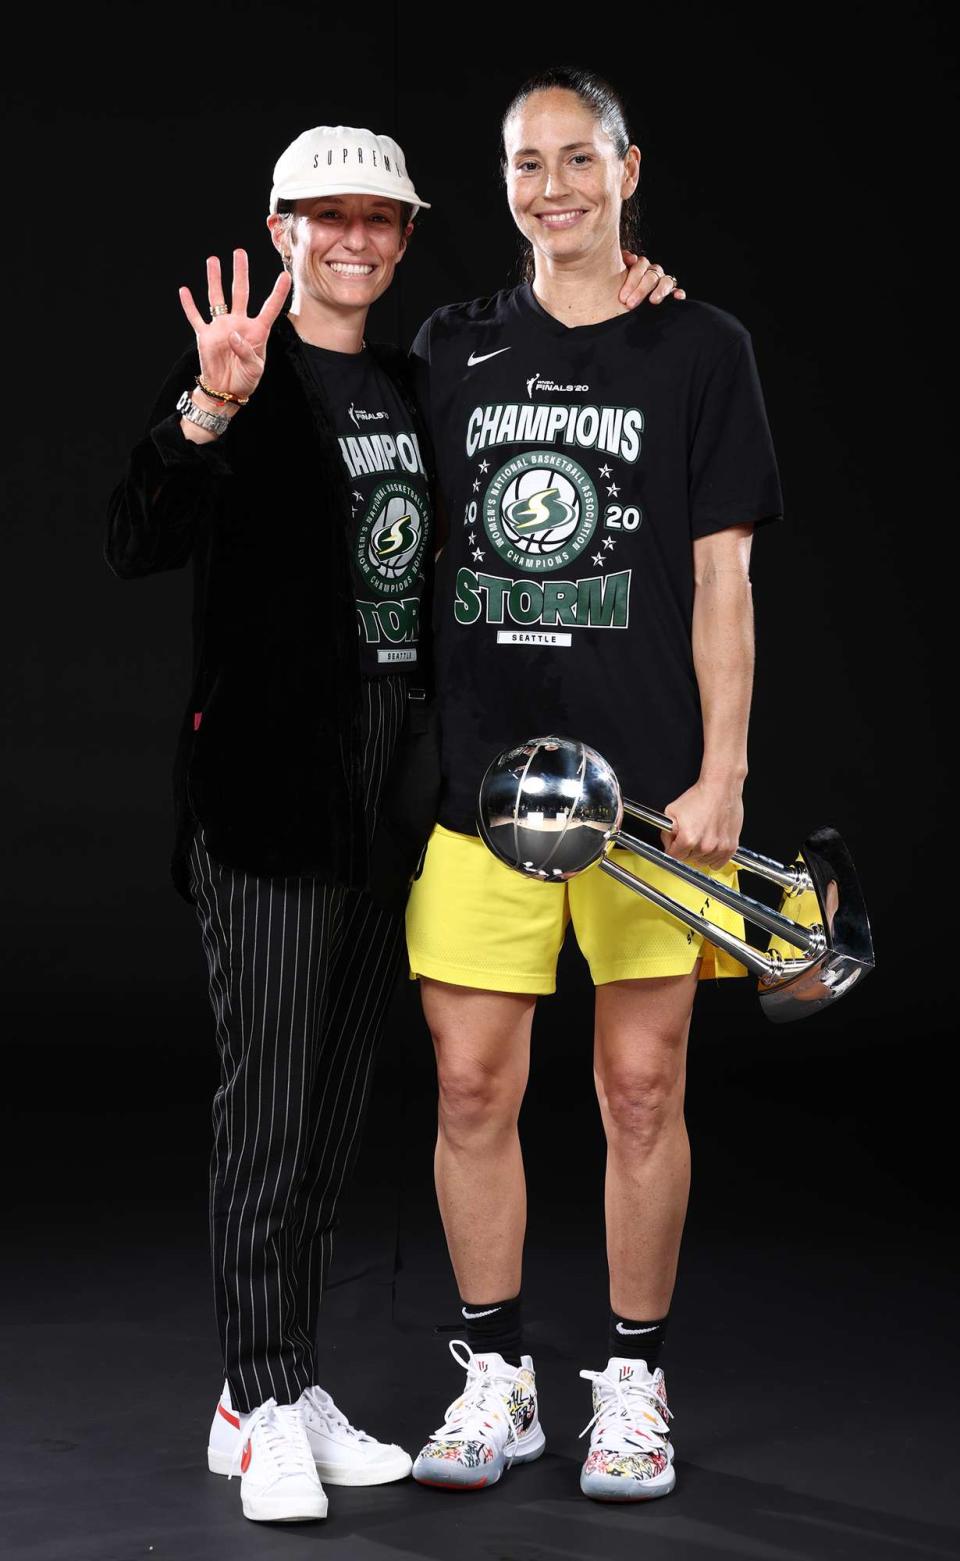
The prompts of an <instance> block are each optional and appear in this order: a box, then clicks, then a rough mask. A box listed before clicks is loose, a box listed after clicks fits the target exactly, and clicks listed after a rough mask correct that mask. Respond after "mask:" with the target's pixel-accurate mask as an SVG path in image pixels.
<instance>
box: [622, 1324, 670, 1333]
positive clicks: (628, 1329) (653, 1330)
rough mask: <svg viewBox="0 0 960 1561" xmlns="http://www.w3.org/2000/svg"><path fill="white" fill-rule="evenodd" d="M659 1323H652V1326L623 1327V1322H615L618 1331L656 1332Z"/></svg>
mask: <svg viewBox="0 0 960 1561" xmlns="http://www.w3.org/2000/svg"><path fill="white" fill-rule="evenodd" d="M659 1326H660V1324H659V1323H654V1325H653V1327H652V1328H625V1327H624V1326H623V1323H617V1332H618V1333H656V1331H657V1329H658V1328H659Z"/></svg>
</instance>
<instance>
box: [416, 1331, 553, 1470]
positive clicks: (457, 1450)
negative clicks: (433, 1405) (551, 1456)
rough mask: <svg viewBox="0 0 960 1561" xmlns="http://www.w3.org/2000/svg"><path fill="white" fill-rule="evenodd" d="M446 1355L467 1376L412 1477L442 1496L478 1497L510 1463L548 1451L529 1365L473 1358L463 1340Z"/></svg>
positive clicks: (525, 1360) (492, 1356)
mask: <svg viewBox="0 0 960 1561" xmlns="http://www.w3.org/2000/svg"><path fill="white" fill-rule="evenodd" d="M458 1346H459V1348H460V1349H461V1350H464V1351H465V1352H466V1353H465V1354H464V1355H460V1354H458V1349H457V1347H458ZM450 1354H451V1355H452V1356H453V1358H454V1360H455V1361H456V1362H457V1364H458V1365H459V1366H463V1368H464V1370H465V1371H466V1373H467V1383H466V1387H465V1388H464V1390H463V1392H462V1394H461V1395H460V1397H459V1398H458V1399H455V1400H454V1402H453V1403H452V1404H451V1405H450V1407H449V1408H448V1409H447V1412H446V1414H445V1415H444V1417H443V1425H442V1426H439V1427H438V1428H437V1430H436V1431H434V1433H433V1436H432V1437H431V1438H430V1440H429V1442H428V1443H427V1444H426V1446H425V1447H424V1448H423V1449H422V1451H421V1452H420V1454H419V1456H418V1457H417V1459H416V1460H415V1462H414V1465H413V1477H414V1479H415V1480H418V1481H419V1482H420V1484H421V1485H436V1486H439V1487H441V1488H442V1489H443V1490H457V1491H477V1490H481V1489H482V1488H483V1487H484V1486H486V1485H496V1483H497V1481H498V1480H499V1478H500V1476H501V1475H502V1474H503V1471H504V1469H509V1467H510V1465H511V1464H512V1463H530V1462H531V1461H532V1460H533V1459H534V1458H539V1457H540V1454H541V1453H542V1452H543V1449H544V1448H545V1447H546V1445H547V1442H546V1437H545V1436H544V1434H543V1432H542V1430H541V1429H540V1421H539V1419H538V1418H537V1382H536V1377H535V1376H534V1371H533V1361H532V1360H531V1358H530V1356H529V1355H523V1356H521V1364H520V1365H519V1366H509V1365H508V1364H507V1362H506V1361H505V1360H504V1358H503V1356H502V1355H495V1354H487V1355H474V1353H473V1351H472V1350H471V1348H470V1346H469V1345H468V1344H465V1343H464V1342H463V1340H462V1339H452V1340H451V1341H450Z"/></svg>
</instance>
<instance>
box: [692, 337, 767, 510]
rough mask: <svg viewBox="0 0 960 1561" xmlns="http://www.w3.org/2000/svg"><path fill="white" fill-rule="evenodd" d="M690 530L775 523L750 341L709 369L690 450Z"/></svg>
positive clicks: (760, 395) (729, 351) (734, 346)
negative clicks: (771, 521)
mask: <svg viewBox="0 0 960 1561" xmlns="http://www.w3.org/2000/svg"><path fill="white" fill-rule="evenodd" d="M689 469H690V530H691V535H692V536H694V537H704V536H708V535H709V534H710V533H711V532H713V531H724V530H725V529H726V527H727V526H737V525H748V524H751V523H753V524H755V525H756V524H759V523H760V522H761V521H765V520H779V519H780V518H781V516H782V514H783V499H782V496H781V493H780V479H779V476H778V473H777V460H776V456H775V455H774V451H773V441H772V440H771V438H770V428H769V425H768V423H767V414H766V410H765V408H764V404H763V392H762V391H761V389H760V380H759V377H758V375H757V367H756V363H755V361H754V356H753V348H752V346H751V344H750V337H749V336H748V335H747V334H746V333H744V334H743V336H741V337H738V339H737V340H736V341H735V342H733V343H732V344H731V345H730V346H729V347H728V348H727V349H726V351H725V352H723V353H722V354H721V356H720V358H719V359H718V360H717V361H716V362H715V364H714V365H713V367H712V369H711V371H710V373H709V375H708V378H707V381H706V384H705V386H704V389H703V392H702V394H701V398H700V405H699V408H698V411H697V415H696V419H695V423H694V431H693V439H692V443H691V449H690V468H689Z"/></svg>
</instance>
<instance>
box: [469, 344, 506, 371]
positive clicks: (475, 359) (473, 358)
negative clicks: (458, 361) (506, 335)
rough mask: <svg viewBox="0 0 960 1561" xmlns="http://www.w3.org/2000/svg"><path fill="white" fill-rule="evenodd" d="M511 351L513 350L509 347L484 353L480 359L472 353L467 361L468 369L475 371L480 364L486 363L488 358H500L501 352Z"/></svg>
mask: <svg viewBox="0 0 960 1561" xmlns="http://www.w3.org/2000/svg"><path fill="white" fill-rule="evenodd" d="M510 350H511V349H510V348H509V347H498V348H497V350H496V352H482V353H481V354H480V356H479V358H478V357H476V355H475V354H474V353H472V352H471V354H470V356H469V358H468V359H467V368H468V369H474V368H476V366H477V364H478V363H486V361H487V359H488V358H499V356H500V354H501V352H509V351H510Z"/></svg>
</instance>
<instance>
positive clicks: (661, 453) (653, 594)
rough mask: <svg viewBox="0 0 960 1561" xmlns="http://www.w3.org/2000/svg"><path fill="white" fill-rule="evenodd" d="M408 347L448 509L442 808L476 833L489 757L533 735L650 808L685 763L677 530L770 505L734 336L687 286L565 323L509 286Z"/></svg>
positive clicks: (458, 825) (750, 391)
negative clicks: (682, 293) (585, 751)
mask: <svg viewBox="0 0 960 1561" xmlns="http://www.w3.org/2000/svg"><path fill="white" fill-rule="evenodd" d="M412 352H413V355H414V358H415V360H416V368H417V374H418V381H419V383H420V387H421V399H422V404H423V408H424V411H425V414H426V416H427V420H428V424H429V426H430V430H431V434H432V438H433V441H434V444H435V448H436V455H437V461H438V475H439V484H440V492H441V494H442V496H443V500H444V503H445V506H446V510H447V514H448V518H449V524H450V538H449V541H448V542H447V544H446V547H445V548H444V551H443V553H442V555H441V557H440V560H439V563H438V572H437V581H436V606H435V631H436V658H435V659H436V669H437V681H438V692H439V698H440V714H441V726H442V749H443V789H442V793H441V803H440V822H441V823H442V824H444V825H445V826H446V827H447V828H449V829H454V830H459V831H461V832H463V833H473V832H475V830H476V804H477V793H478V791H479V787H480V781H481V779H482V777H483V773H484V770H485V769H486V767H487V765H488V764H489V763H490V762H491V760H492V759H494V758H495V757H496V755H497V754H498V753H500V752H501V751H502V750H504V749H507V748H512V747H514V746H516V745H517V744H519V743H521V742H523V741H525V740H526V739H527V738H531V737H536V736H540V735H544V734H547V733H555V734H557V735H559V736H563V737H574V738H579V739H581V740H582V741H584V742H586V743H589V744H590V746H591V747H593V748H596V749H598V750H599V752H600V753H601V754H602V755H603V756H604V758H606V759H607V760H608V761H609V762H610V764H612V766H613V768H614V770H615V772H616V774H617V777H618V779H619V781H620V784H621V786H622V788H623V791H624V793H625V794H626V795H627V796H631V797H634V798H636V800H637V801H640V802H644V803H647V804H648V805H649V806H651V807H656V808H663V807H664V806H665V805H666V804H667V803H668V802H672V801H673V800H674V799H675V798H676V797H677V796H679V795H680V794H681V793H682V792H683V791H685V790H686V788H687V787H688V786H690V785H692V784H693V783H694V782H695V780H696V779H697V776H698V774H699V770H700V763H701V758H702V749H703V727H702V719H701V712H700V700H699V693H698V689H697V681H696V676H695V672H694V665H693V651H692V645H691V625H692V614H693V588H694V582H693V547H692V543H693V539H694V538H695V537H701V536H705V535H707V534H708V533H709V532H714V531H721V530H723V529H724V528H725V527H727V526H731V525H737V524H741V523H744V524H745V523H749V522H755V523H756V522H760V521H763V520H770V519H773V518H775V517H778V516H779V515H780V513H781V496H780V486H779V481H778V476H777V467H776V460H775V457H774V453H773V447H772V444H771V440H770V432H769V428H768V425H767V419H766V414H765V412H764V406H763V398H762V395H761V391H760V385H759V381H758V378H757V373H756V368H755V365H754V359H753V353H752V349H751V345H750V337H749V335H748V333H747V331H746V330H745V329H744V328H743V326H742V325H740V323H739V322H738V321H737V320H735V319H733V317H732V316H731V315H728V314H725V313H723V312H722V311H721V310H719V309H715V308H713V307H712V306H710V305H709V304H703V303H696V302H693V301H689V300H688V301H686V302H681V303H667V304H665V305H661V306H660V307H659V308H652V307H651V306H650V305H649V304H643V305H641V306H640V307H639V308H637V309H636V310H634V311H632V312H630V313H628V314H624V315H618V316H616V317H615V318H613V319H610V320H604V321H602V322H601V323H600V324H597V325H588V326H578V327H575V328H570V327H567V326H565V325H563V324H561V323H560V321H558V320H556V319H554V318H553V316H552V315H549V314H548V313H547V312H546V310H544V309H543V308H542V307H541V306H540V304H539V303H538V302H537V300H536V298H535V296H534V293H533V290H532V288H531V287H530V286H529V284H525V285H524V286H522V287H519V288H514V289H511V290H509V291H505V292H501V293H498V294H497V295H496V296H495V297H493V298H490V299H479V300H476V301H474V302H473V303H468V304H459V305H454V306H452V307H450V308H447V309H440V310H438V311H437V312H436V313H435V314H434V315H432V316H431V318H430V319H429V320H428V321H427V322H426V324H425V325H424V326H423V327H422V328H421V330H420V332H419V334H418V336H417V339H416V341H415V342H414V345H413V348H412Z"/></svg>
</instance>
